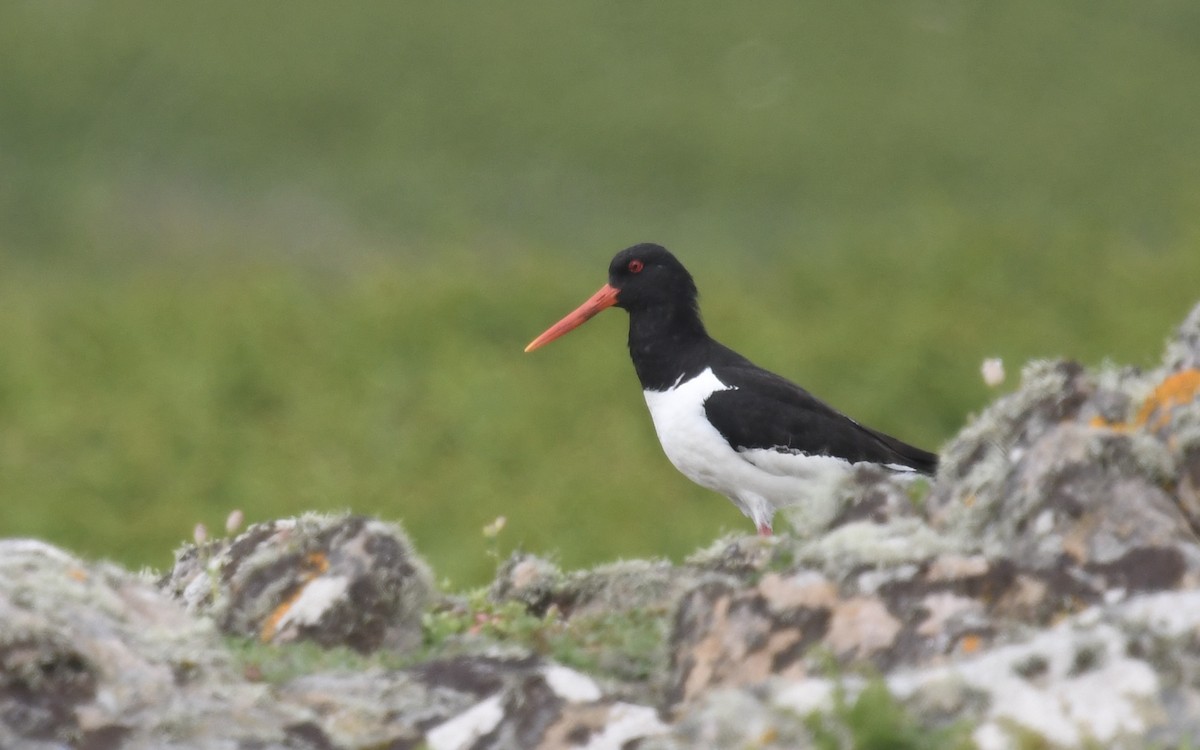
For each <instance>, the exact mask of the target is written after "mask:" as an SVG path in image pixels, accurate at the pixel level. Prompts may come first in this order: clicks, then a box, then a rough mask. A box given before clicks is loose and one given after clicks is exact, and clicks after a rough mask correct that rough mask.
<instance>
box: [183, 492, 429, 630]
mask: <svg viewBox="0 0 1200 750" xmlns="http://www.w3.org/2000/svg"><path fill="white" fill-rule="evenodd" d="M160 585H161V586H162V588H163V589H164V590H165V591H167V592H169V593H171V594H172V595H173V596H175V597H176V598H177V599H179V600H180V601H181V602H183V603H184V605H185V606H186V607H187V608H188V610H189V611H191V612H194V613H198V614H204V615H207V616H209V617H211V618H212V619H213V620H214V621H215V622H216V623H217V624H218V626H219V627H220V628H221V630H222V631H223V632H225V633H229V634H233V635H243V636H248V637H253V638H258V639H259V640H261V641H263V642H267V643H287V642H290V641H295V640H300V639H302V640H311V641H314V642H316V643H319V644H321V645H322V646H342V645H344V646H349V647H350V648H353V649H355V650H357V651H360V652H368V651H372V650H375V649H378V648H382V647H387V648H391V649H398V650H404V649H410V648H412V647H414V646H415V645H417V644H419V643H420V641H421V613H422V612H423V611H424V609H425V606H426V604H428V602H429V601H430V599H431V596H432V592H433V584H432V576H431V574H430V572H429V569H428V566H427V565H426V564H425V563H424V561H423V560H421V558H420V557H419V556H418V555H417V554H416V552H415V550H414V549H413V547H412V544H411V542H409V540H408V537H407V536H406V535H405V534H404V531H403V530H402V529H401V528H400V527H399V526H398V525H396V524H391V523H385V522H383V521H379V520H376V519H370V518H365V517H363V516H353V515H345V514H343V515H334V516H327V515H319V514H307V515H304V516H300V517H299V518H293V519H284V520H278V521H270V522H267V523H260V524H256V525H254V526H251V527H250V528H249V529H247V530H246V531H245V532H244V533H242V534H241V535H239V536H238V537H237V538H235V539H233V540H228V541H220V542H209V543H207V544H204V545H201V546H187V547H185V548H184V549H182V550H181V551H180V552H178V553H177V555H176V562H175V567H174V569H173V570H172V571H171V572H170V573H169V574H168V575H167V576H166V577H164V578H163V579H162V580H161V581H160Z"/></svg>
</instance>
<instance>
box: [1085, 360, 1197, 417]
mask: <svg viewBox="0 0 1200 750" xmlns="http://www.w3.org/2000/svg"><path fill="white" fill-rule="evenodd" d="M1198 395H1200V370H1197V369H1195V368H1192V369H1190V370H1181V371H1179V372H1176V373H1172V374H1171V375H1168V376H1167V377H1166V378H1164V379H1163V381H1162V382H1161V383H1159V384H1158V386H1157V387H1155V389H1154V391H1153V392H1151V394H1150V395H1149V396H1147V397H1146V400H1145V401H1143V402H1142V407H1141V408H1140V409H1138V413H1137V416H1135V417H1134V418H1133V421H1132V422H1110V421H1108V420H1107V419H1105V418H1104V417H1102V416H1100V415H1096V416H1094V417H1092V418H1091V419H1090V420H1089V421H1088V426H1090V427H1094V428H1096V429H1101V430H1114V431H1116V432H1126V431H1128V430H1132V429H1146V430H1150V431H1151V432H1160V431H1162V430H1164V429H1166V428H1167V427H1169V426H1170V425H1171V412H1172V411H1173V410H1174V409H1176V408H1177V407H1180V406H1183V405H1184V404H1187V403H1190V402H1191V401H1192V400H1193V399H1195V398H1196V397H1197V396H1198Z"/></svg>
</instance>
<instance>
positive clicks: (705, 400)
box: [525, 243, 938, 536]
mask: <svg viewBox="0 0 1200 750" xmlns="http://www.w3.org/2000/svg"><path fill="white" fill-rule="evenodd" d="M614 306H615V307H619V308H622V309H624V310H625V311H626V312H628V313H629V355H630V358H631V359H632V360H633V367H634V370H635V371H636V372H637V377H638V380H639V381H640V382H641V386H642V393H643V395H644V396H645V399H646V406H647V407H648V408H649V410H650V417H651V420H652V421H653V423H654V429H655V432H656V433H657V435H658V440H659V442H660V443H661V445H662V448H663V452H664V453H666V455H667V458H668V459H669V460H670V461H671V463H672V464H673V465H674V466H675V468H676V469H678V470H679V471H680V472H681V473H682V474H683V475H684V476H686V477H687V478H688V479H690V480H692V481H693V482H695V483H696V484H699V485H701V486H702V487H705V488H707V489H710V490H714V491H716V492H718V493H720V494H722V495H725V496H726V497H727V498H729V499H730V500H731V501H732V502H733V504H734V505H735V506H737V508H738V509H739V510H741V512H742V513H743V514H745V515H746V516H747V517H748V518H749V519H750V520H751V521H752V522H753V523H754V525H755V527H756V529H757V531H758V533H759V535H760V536H770V535H771V534H772V518H773V517H774V515H775V511H776V510H778V509H779V508H781V507H783V506H786V505H792V504H797V503H801V502H804V500H805V499H806V498H811V497H813V496H814V495H815V494H817V493H825V492H833V491H834V490H835V488H836V486H837V483H838V482H840V481H841V480H842V478H843V477H844V476H845V475H846V474H847V473H849V472H850V471H851V468H852V467H853V466H856V465H859V464H864V463H865V464H875V465H877V466H881V467H883V468H884V469H885V470H887V471H889V472H894V473H897V474H907V475H933V474H934V473H935V472H936V470H937V463H938V459H937V456H936V455H935V454H933V453H930V452H928V451H925V450H922V449H920V448H917V447H915V446H912V445H909V444H908V443H905V442H902V441H901V440H898V439H897V438H894V437H892V436H890V435H886V434H884V433H882V432H880V431H878V430H874V429H871V428H870V427H867V426H865V425H862V424H859V423H858V422H856V421H854V420H853V419H851V418H850V417H848V416H846V415H844V414H842V413H841V412H839V411H837V410H836V409H834V408H833V407H831V406H829V405H828V404H826V403H825V402H823V401H821V400H820V399H818V398H817V397H815V396H813V395H812V394H811V393H809V392H808V391H806V390H805V389H803V388H801V387H800V386H799V385H796V384H795V383H793V382H791V381H790V380H787V379H786V378H784V377H782V376H780V375H776V374H775V373H773V372H770V371H768V370H765V369H763V368H761V367H758V366H757V365H755V364H753V363H752V362H751V361H750V360H748V359H746V358H745V357H743V356H742V355H740V354H738V353H737V352H735V351H733V350H732V349H730V348H729V347H727V346H724V345H723V344H720V343H718V342H717V341H715V340H714V339H713V338H712V337H711V336H709V335H708V331H707V330H706V329H705V327H704V323H703V321H702V320H701V317H700V306H699V294H698V292H697V289H696V283H695V281H694V280H693V278H692V275H691V274H690V273H688V271H687V269H686V268H684V267H683V264H682V263H680V262H679V260H678V259H677V258H676V257H675V256H674V255H672V254H671V253H670V252H669V251H668V250H667V249H666V248H664V247H662V246H661V245H657V244H652V243H642V244H638V245H634V246H632V247H629V248H626V249H625V250H622V251H621V252H619V253H617V254H616V256H615V257H613V259H612V262H611V263H610V264H609V267H608V283H606V284H604V286H602V287H601V288H600V289H599V291H597V292H596V293H595V294H593V295H592V296H591V297H590V298H589V299H588V300H587V301H586V302H584V303H583V304H582V305H580V306H579V307H578V308H576V309H575V310H574V311H572V312H571V313H569V314H567V315H566V316H565V317H564V318H562V320H560V321H558V322H557V323H555V324H554V325H552V326H551V327H550V328H548V329H546V331H545V332H544V333H542V334H541V335H540V336H538V337H537V338H536V339H534V340H533V341H532V342H530V344H529V345H528V346H526V347H525V351H526V352H532V351H533V350H535V349H538V348H539V347H542V346H544V345H545V344H548V343H549V342H551V341H553V340H555V339H557V338H559V337H560V336H563V335H565V334H566V333H568V332H570V331H572V330H574V329H576V328H578V327H579V326H581V325H583V324H584V323H585V322H587V321H588V320H590V319H591V318H592V317H594V316H595V315H597V314H598V313H600V312H601V311H603V310H605V309H607V308H609V307H614Z"/></svg>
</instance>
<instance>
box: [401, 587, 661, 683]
mask: <svg viewBox="0 0 1200 750" xmlns="http://www.w3.org/2000/svg"><path fill="white" fill-rule="evenodd" d="M422 624H423V627H424V632H425V650H426V653H427V654H428V655H436V654H438V653H441V652H446V651H451V650H453V648H454V647H455V644H456V643H459V642H461V639H464V638H486V639H491V640H495V641H500V642H504V643H512V644H517V645H521V646H524V647H526V648H529V649H530V650H532V651H534V652H535V653H537V654H540V655H542V656H546V657H548V658H551V659H554V660H555V661H558V662H561V663H562V664H565V665H567V666H571V667H576V668H578V669H582V670H585V671H599V672H608V673H614V674H615V676H619V677H621V678H622V679H645V678H647V677H649V676H650V674H651V673H652V672H653V670H654V668H655V667H656V665H657V664H658V661H659V659H658V656H659V654H660V652H661V649H662V646H663V643H664V641H665V638H666V628H667V623H666V614H665V612H655V611H637V612H618V613H613V614H590V615H579V616H576V617H572V618H570V619H566V618H563V617H562V616H561V614H560V612H559V610H558V608H557V607H554V606H551V607H550V608H549V609H548V610H547V611H546V613H545V615H544V616H541V617H539V616H537V615H534V614H531V613H530V612H529V611H528V610H527V609H526V607H525V606H524V605H523V604H521V603H520V602H515V601H507V602H496V601H494V600H492V599H491V598H489V597H488V595H487V590H486V589H476V590H475V591H472V592H470V593H468V594H467V595H466V597H465V599H464V600H463V601H462V602H460V603H457V604H453V605H449V606H446V607H443V608H441V609H433V610H431V611H429V612H427V613H426V614H425V616H424V618H423V620H422Z"/></svg>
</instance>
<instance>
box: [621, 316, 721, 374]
mask: <svg viewBox="0 0 1200 750" xmlns="http://www.w3.org/2000/svg"><path fill="white" fill-rule="evenodd" d="M711 344H712V339H710V338H709V337H708V332H707V331H705V330H704V323H703V322H701V320H700V313H699V311H698V310H697V309H696V307H695V305H694V304H692V305H656V306H654V307H648V308H643V309H639V310H634V311H631V312H630V313H629V356H630V357H631V358H632V359H633V368H634V370H636V371H637V376H638V380H640V381H641V383H642V388H643V389H644V390H653V391H665V390H667V389H668V388H670V387H671V386H673V385H675V383H677V382H678V381H679V379H680V377H681V376H682V378H683V379H684V380H687V379H689V378H691V377H692V376H693V375H697V374H699V373H700V372H703V371H704V368H705V367H707V366H708V365H707V355H708V352H709V350H710V347H711Z"/></svg>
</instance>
